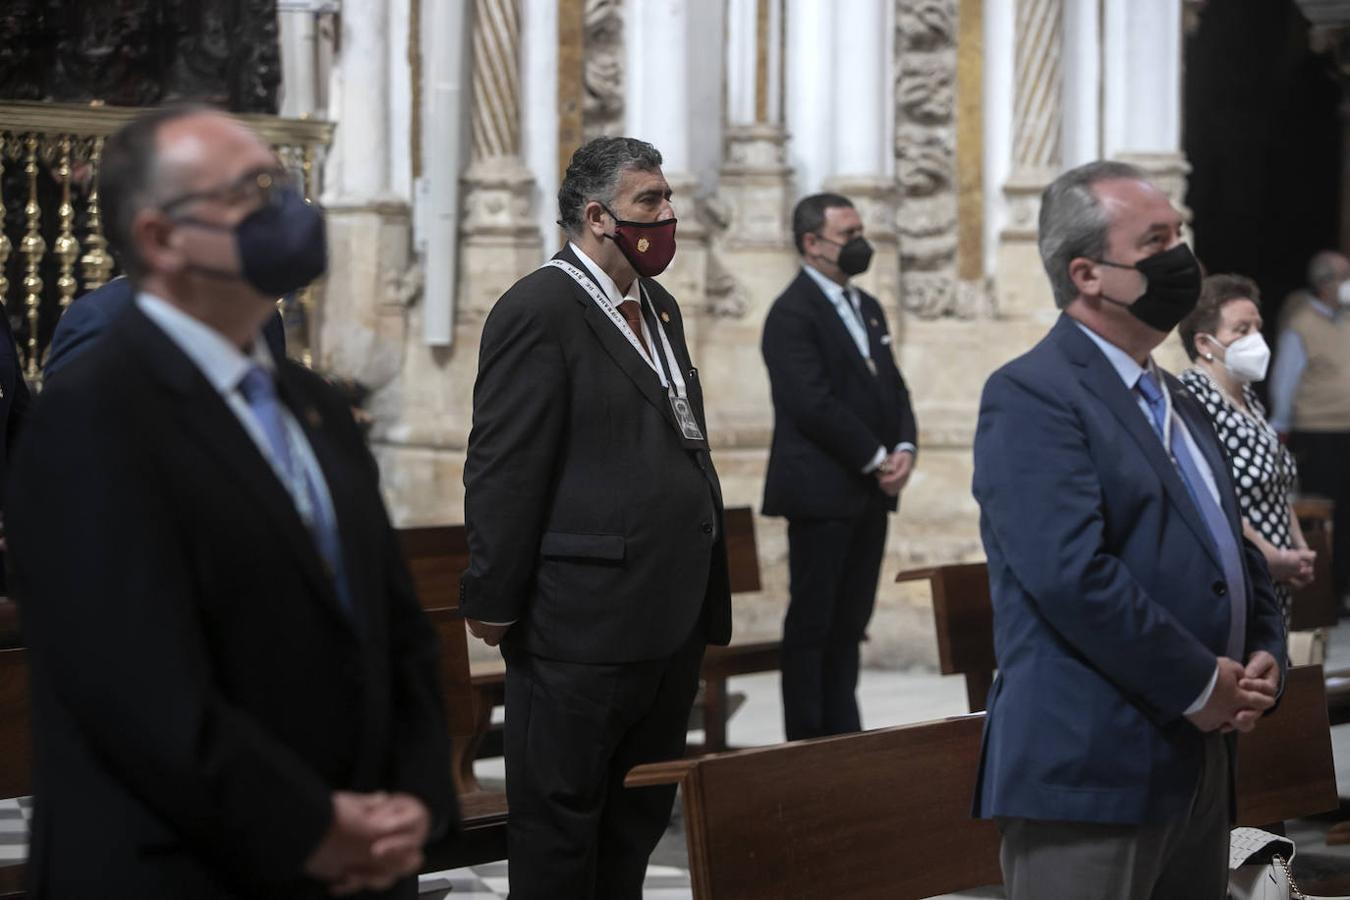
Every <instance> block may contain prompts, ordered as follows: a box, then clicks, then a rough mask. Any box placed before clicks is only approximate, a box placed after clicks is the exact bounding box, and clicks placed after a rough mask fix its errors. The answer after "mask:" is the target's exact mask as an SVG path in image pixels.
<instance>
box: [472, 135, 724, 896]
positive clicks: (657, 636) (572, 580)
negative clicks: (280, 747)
mask: <svg viewBox="0 0 1350 900" xmlns="http://www.w3.org/2000/svg"><path fill="white" fill-rule="evenodd" d="M660 166H661V154H660V153H659V152H657V150H656V149H655V148H653V147H652V146H651V145H650V144H646V143H643V142H642V141H637V140H633V139H631V138H598V139H596V140H594V141H591V142H590V143H588V144H586V145H585V146H583V147H581V148H580V149H579V150H577V152H576V154H575V155H573V157H572V161H571V164H570V165H569V166H568V169H567V174H566V177H565V178H564V179H563V183H562V187H561V189H560V190H559V192H558V205H559V211H560V216H559V218H560V220H561V224H562V226H563V227H564V228H565V229H566V230H567V233H568V237H569V243H568V245H567V246H566V247H564V248H563V250H562V251H560V252H559V253H558V254H557V255H556V256H555V257H554V258H553V260H552V261H551V262H550V264H548V265H545V266H544V267H542V268H540V269H539V270H537V271H535V272H534V273H532V274H530V275H527V276H526V277H525V278H523V279H521V280H520V281H518V282H517V283H516V284H515V286H513V287H512V288H511V289H510V290H509V291H507V292H506V294H504V295H503V296H502V298H501V299H500V300H498V301H497V304H496V305H495V306H494V307H493V309H492V312H491V314H490V315H489V316H488V319H487V322H486V323H485V325H484V327H483V339H482V346H481V349H480V356H479V366H478V381H477V383H476V385H475V386H474V413H473V430H472V432H471V434H470V435H469V446H468V457H467V460H466V462H465V466H464V483H465V488H466V493H465V522H466V525H467V528H468V539H469V554H470V561H469V568H468V571H467V572H466V573H465V575H464V577H463V581H462V584H461V597H462V607H463V610H464V614H465V615H466V616H468V617H469V619H470V621H469V627H470V628H471V629H472V630H473V633H474V634H476V635H478V636H479V637H481V638H483V639H484V640H486V641H487V643H489V644H496V643H498V641H500V642H501V646H502V654H503V656H504V657H505V658H506V747H505V749H506V793H507V799H508V800H509V802H510V806H511V817H510V820H509V829H510V830H509V838H510V856H509V865H510V880H511V896H512V897H513V898H517V900H527V898H534V897H540V898H549V900H565V898H577V900H583V898H585V900H589V898H625V900H626V898H634V900H636V898H639V897H640V896H641V893H642V881H643V877H644V875H645V873H646V868H647V858H648V857H649V856H650V854H651V851H652V849H653V848H654V847H655V846H656V842H657V840H658V839H659V838H660V836H661V833H662V831H663V830H664V829H665V826H666V824H667V822H668V820H669V817H670V809H671V804H672V802H673V799H674V790H673V788H644V789H641V790H629V789H626V788H624V786H623V778H624V775H625V774H626V773H627V772H628V770H629V769H631V768H632V767H633V766H635V765H638V764H641V763H645V762H652V761H654V760H661V759H671V758H676V757H679V756H680V755H681V754H682V753H683V752H684V746H685V735H686V731H687V726H688V720H689V709H690V706H691V705H692V703H693V699H694V694H695V692H696V691H697V689H698V671H699V664H700V662H701V659H702V656H703V649H704V647H705V645H706V644H708V643H710V642H711V643H719V644H725V643H726V642H727V641H728V639H729V638H730V634H731V605H730V598H731V595H730V585H729V581H728V575H727V560H726V550H725V546H724V541H723V528H722V497H721V489H720V487H719V485H718V480H717V473H716V471H715V470H714V469H713V465H712V460H711V459H710V457H709V455H708V443H707V439H706V433H707V432H706V428H705V424H704V422H705V420H704V413H703V394H702V391H701V389H700V386H699V381H698V371H697V370H696V369H695V368H694V366H693V363H692V362H691V361H690V358H689V351H688V348H687V347H686V346H685V339H684V328H683V324H682V320H681V317H680V309H679V307H678V306H677V305H676V303H675V300H674V298H673V297H671V296H670V294H668V293H667V292H666V291H665V290H664V289H663V288H662V287H661V286H660V285H659V284H658V283H657V282H656V281H654V280H652V278H651V277H650V276H654V275H657V274H659V273H660V272H661V271H662V270H663V269H664V268H665V266H666V265H667V264H668V263H669V261H670V258H671V256H672V255H673V254H674V251H675V241H674V231H675V216H674V210H673V209H672V208H671V205H670V194H671V192H670V186H669V185H668V184H667V183H666V179H665V177H664V176H663V175H662V174H661V168H660ZM643 276H647V277H643Z"/></svg>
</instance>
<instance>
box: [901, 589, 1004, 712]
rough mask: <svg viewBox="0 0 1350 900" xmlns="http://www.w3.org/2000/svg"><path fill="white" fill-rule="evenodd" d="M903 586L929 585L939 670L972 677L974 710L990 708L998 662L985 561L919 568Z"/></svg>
mask: <svg viewBox="0 0 1350 900" xmlns="http://www.w3.org/2000/svg"><path fill="white" fill-rule="evenodd" d="M895 580H896V581H897V582H906V581H927V582H928V583H929V585H930V586H931V589H932V592H933V625H934V628H935V630H936V632H937V643H938V668H939V669H940V670H941V671H942V674H944V675H964V676H966V695H967V697H966V699H967V702H968V704H969V708H970V711H971V712H979V711H980V710H982V709H984V704H985V699H986V698H987V697H988V695H989V686H990V684H991V683H992V682H993V677H994V670H995V669H996V668H998V663H997V662H996V661H995V659H994V611H993V604H992V602H991V600H990V598H989V571H988V567H987V566H986V565H985V564H984V563H982V562H979V563H961V564H956V565H949V566H933V567H931V568H927V569H913V570H911V571H908V572H901V573H900V574H899V575H897V576H896V578H895Z"/></svg>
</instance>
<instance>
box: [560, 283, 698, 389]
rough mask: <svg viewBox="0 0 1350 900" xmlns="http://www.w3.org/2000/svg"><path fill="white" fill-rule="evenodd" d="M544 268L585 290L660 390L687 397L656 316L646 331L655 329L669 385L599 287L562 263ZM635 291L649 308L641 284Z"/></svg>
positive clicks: (668, 342) (675, 361)
mask: <svg viewBox="0 0 1350 900" xmlns="http://www.w3.org/2000/svg"><path fill="white" fill-rule="evenodd" d="M544 265H546V266H553V267H554V268H556V269H562V270H563V271H564V272H566V273H567V274H568V275H571V276H572V280H573V281H575V282H576V283H577V284H579V285H581V287H582V289H583V290H585V291H586V293H587V294H590V297H591V299H592V300H594V301H595V305H596V306H598V307H600V311H601V312H603V313H604V314H605V315H606V316H608V317H609V320H610V321H611V322H613V323H614V327H615V328H617V329H619V333H620V334H622V335H623V336H624V337H625V338H626V339H627V340H628V343H630V344H632V345H633V349H634V350H636V351H637V353H638V356H640V357H642V361H643V362H645V363H646V364H647V366H648V367H649V368H650V369H651V370H652V371H653V372H655V373H656V377H657V378H659V379H661V387H663V388H665V389H666V390H667V391H669V392H670V394H671V395H672V396H675V397H679V398H680V399H682V400H683V399H684V398H685V397H687V396H688V394H687V392H686V388H685V383H684V376H683V375H682V374H681V373H680V364H679V361H678V360H676V359H675V350H674V348H672V347H671V345H670V338H668V337H667V336H666V330H665V328H663V327H662V326H661V323H660V322H659V321H658V319H657V317H656V316H653V317H652V318H651V319H650V320H649V322H648V326H647V328H648V330H651V328H652V327H653V326H654V327H655V328H656V334H655V335H654V336H653V337H656V338H659V339H660V341H661V351H662V353H663V354H664V355H665V361H666V366H665V368H666V369H668V370H669V372H670V380H669V381H667V380H666V373H665V372H663V371H662V367H661V366H660V365H658V363H657V361H656V359H655V357H654V355H653V354H648V353H647V351H645V350H643V349H642V343H641V341H639V340H638V338H637V335H635V334H634V333H633V329H631V328H629V327H628V320H627V319H625V318H624V317H623V314H622V313H620V312H619V311H618V310H617V309H615V308H614V304H613V303H612V302H610V299H609V298H608V297H606V296H605V294H604V292H603V291H601V290H600V288H599V286H598V285H596V283H595V282H594V281H592V280H591V279H590V278H589V277H588V276H587V275H586V273H585V272H583V271H581V270H580V269H578V268H577V267H576V266H574V265H572V264H571V263H569V262H567V261H566V260H563V259H550V260H549V261H548V262H546V263H544ZM638 287H639V289H640V290H641V291H642V299H643V301H644V303H645V305H646V306H648V307H650V306H651V299H650V298H649V297H648V296H647V289H646V287H643V286H642V283H641V281H639V282H638ZM644 318H645V317H644Z"/></svg>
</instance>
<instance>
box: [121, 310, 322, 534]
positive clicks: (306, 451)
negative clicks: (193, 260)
mask: <svg viewBox="0 0 1350 900" xmlns="http://www.w3.org/2000/svg"><path fill="white" fill-rule="evenodd" d="M136 305H137V306H138V307H139V308H140V310H141V312H143V313H145V315H146V317H147V318H149V319H150V321H151V322H153V323H154V324H155V325H157V326H159V329H160V330H161V331H163V332H164V333H165V335H167V336H168V338H169V340H171V341H173V343H174V344H175V346H177V347H178V349H179V350H182V351H183V353H184V354H185V355H186V356H187V358H188V359H190V360H191V361H192V363H193V364H194V365H195V366H196V367H197V368H198V369H199V370H200V371H201V373H202V375H204V376H205V377H206V380H207V381H208V382H210V383H211V386H212V387H213V388H215V389H216V392H217V393H219V394H220V396H221V398H222V399H223V400H224V401H225V404H226V405H227V406H228V407H229V408H230V412H232V413H234V416H235V418H236V419H238V420H239V424H240V425H242V426H243V427H244V431H246V432H247V433H248V436H249V437H250V438H252V440H253V443H254V444H256V445H257V447H258V452H259V453H261V454H262V455H263V459H265V460H267V464H268V465H269V466H271V467H272V471H273V472H275V473H276V476H277V480H279V481H280V482H281V484H282V486H283V487H285V488H286V493H287V494H288V495H290V496H291V498H292V501H293V502H295V495H294V493H293V492H292V484H291V481H290V474H289V472H288V469H287V466H286V463H285V462H284V461H282V460H278V459H276V458H275V455H274V454H273V452H272V445H271V444H270V443H269V442H268V440H267V435H266V433H265V432H264V431H263V429H262V426H261V425H259V424H258V420H257V419H256V418H254V416H253V411H252V410H251V409H250V408H249V405H248V401H246V400H245V399H244V395H243V394H242V393H240V391H239V382H240V380H241V379H242V378H243V377H244V373H246V372H247V371H248V370H249V369H250V368H252V367H253V366H254V365H255V364H256V365H259V366H262V367H263V369H264V370H266V371H267V373H268V374H269V375H273V376H275V374H276V369H277V366H276V363H275V362H274V361H273V359H272V354H271V353H270V352H268V349H267V342H266V341H264V340H262V338H261V337H259V338H258V339H257V340H255V341H254V342H253V349H252V353H251V354H250V355H245V354H244V353H242V352H241V351H240V350H239V348H238V347H236V346H235V345H234V344H232V343H230V342H229V341H228V340H227V339H226V338H225V336H224V335H222V334H221V333H220V332H218V331H216V330H215V329H214V328H212V327H211V326H209V325H207V324H206V323H204V322H202V321H200V320H198V319H194V318H193V317H192V316H190V315H188V314H187V313H185V312H183V311H182V310H181V309H179V308H178V307H176V306H174V305H173V304H171V303H169V302H168V301H167V300H164V299H162V298H160V297H156V296H155V295H154V294H148V293H145V292H144V291H142V292H141V293H139V294H137V295H136ZM277 407H278V409H279V410H280V413H281V420H282V423H283V424H284V425H285V427H286V439H287V441H289V442H290V446H291V448H292V449H293V450H294V452H295V461H296V462H298V463H299V464H300V465H301V466H302V467H303V468H304V470H305V477H306V478H307V479H308V480H309V482H310V483H312V484H313V485H314V487H315V492H314V493H315V498H316V499H317V500H318V502H319V503H320V504H322V505H323V507H324V509H323V510H322V511H321V512H322V513H323V514H326V515H327V516H328V521H330V522H336V521H337V515H336V514H335V512H334V510H333V498H332V495H331V494H330V493H329V492H328V482H327V481H326V480H325V479H324V477H323V469H321V468H320V467H319V460H318V458H317V457H315V455H314V448H313V447H311V446H310V445H309V439H308V438H307V437H305V432H304V429H303V428H301V427H300V423H299V422H298V421H296V418H295V416H294V415H292V414H291V411H290V410H289V409H287V408H286V404H285V403H278V404H277ZM302 504H303V501H302V502H299V503H296V508H297V511H301V512H302V511H303V505H302ZM302 515H303V512H302ZM306 524H308V523H306Z"/></svg>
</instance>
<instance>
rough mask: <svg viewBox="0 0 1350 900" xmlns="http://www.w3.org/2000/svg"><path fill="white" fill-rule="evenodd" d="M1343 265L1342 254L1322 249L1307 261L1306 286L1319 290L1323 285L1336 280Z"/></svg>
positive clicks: (1342, 269) (1343, 258)
mask: <svg viewBox="0 0 1350 900" xmlns="http://www.w3.org/2000/svg"><path fill="white" fill-rule="evenodd" d="M1344 266H1345V257H1344V256H1342V255H1341V254H1339V253H1337V252H1336V251H1335V250H1322V251H1321V252H1319V253H1317V254H1315V255H1314V256H1313V258H1312V260H1311V261H1310V262H1309V263H1308V286H1309V287H1311V288H1312V289H1313V290H1320V289H1321V287H1322V286H1323V285H1325V284H1328V283H1330V282H1332V281H1338V280H1339V279H1340V277H1341V272H1342V271H1344Z"/></svg>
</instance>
